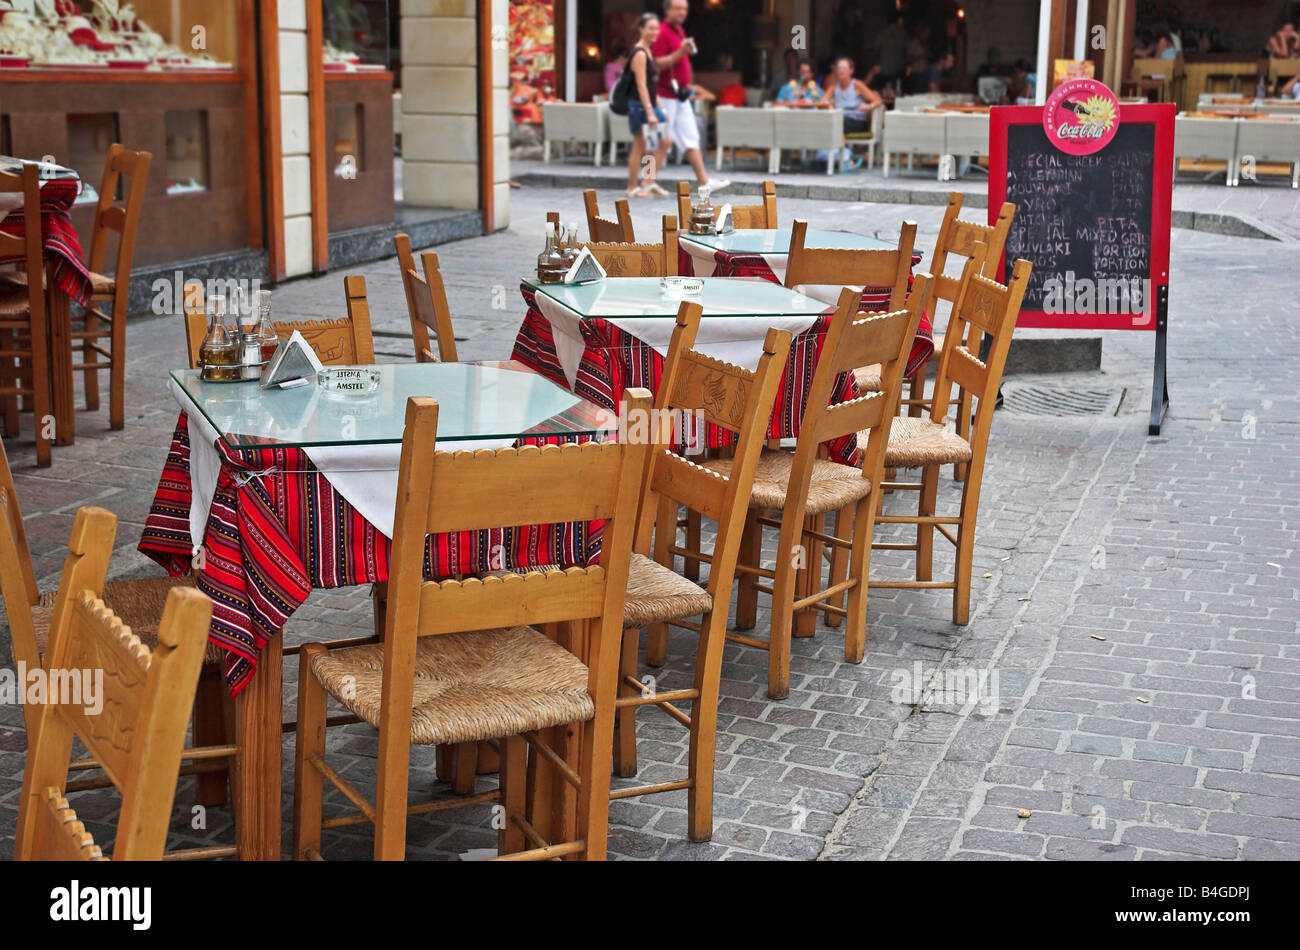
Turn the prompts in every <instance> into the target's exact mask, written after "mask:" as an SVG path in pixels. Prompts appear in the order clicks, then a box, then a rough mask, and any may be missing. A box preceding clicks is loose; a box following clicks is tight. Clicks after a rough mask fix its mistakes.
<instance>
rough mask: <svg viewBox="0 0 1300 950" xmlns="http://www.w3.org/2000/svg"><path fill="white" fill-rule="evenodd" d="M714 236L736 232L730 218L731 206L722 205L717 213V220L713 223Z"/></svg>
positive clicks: (734, 223) (734, 224) (733, 222)
mask: <svg viewBox="0 0 1300 950" xmlns="http://www.w3.org/2000/svg"><path fill="white" fill-rule="evenodd" d="M713 230H714V233H715V234H730V233H731V232H732V231H734V230H736V222H735V221H733V220H732V218H731V205H723V206H722V208H721V209H719V211H718V220H717V221H716V222H714V225H713Z"/></svg>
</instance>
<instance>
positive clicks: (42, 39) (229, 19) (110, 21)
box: [0, 0, 238, 72]
mask: <svg viewBox="0 0 1300 950" xmlns="http://www.w3.org/2000/svg"><path fill="white" fill-rule="evenodd" d="M237 37H238V31H237V29H236V11H235V6H234V3H233V0H134V2H124V0H0V68H8V69H22V68H33V69H41V68H57V69H139V70H150V71H154V72H164V71H192V70H220V71H229V70H232V69H234V68H235V65H236V44H237Z"/></svg>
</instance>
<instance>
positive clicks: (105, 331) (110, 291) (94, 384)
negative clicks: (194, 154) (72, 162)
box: [71, 143, 153, 429]
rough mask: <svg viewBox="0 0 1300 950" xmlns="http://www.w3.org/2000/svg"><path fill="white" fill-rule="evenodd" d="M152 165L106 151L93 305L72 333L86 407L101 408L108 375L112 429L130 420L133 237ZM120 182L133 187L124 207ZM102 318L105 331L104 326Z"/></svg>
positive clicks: (139, 155) (124, 152)
mask: <svg viewBox="0 0 1300 950" xmlns="http://www.w3.org/2000/svg"><path fill="white" fill-rule="evenodd" d="M152 161H153V156H152V155H151V154H150V153H149V152H132V151H130V150H129V149H125V148H123V147H122V146H121V145H119V144H116V143H114V144H113V145H112V146H110V147H109V149H108V159H107V160H106V161H105V163H104V178H103V181H102V182H101V184H100V186H99V204H98V205H97V206H96V207H95V227H94V230H93V231H92V232H91V237H90V259H89V262H88V267H89V268H90V280H91V286H92V293H91V297H90V306H89V307H88V308H87V309H86V312H85V315H84V317H83V319H82V327H81V329H80V330H77V329H75V328H74V329H73V331H72V334H71V339H72V340H73V341H74V342H73V347H74V352H75V347H76V343H77V341H80V343H81V352H82V362H80V363H73V364H72V369H73V370H74V371H75V370H83V371H84V372H85V388H86V408H87V409H92V410H93V409H98V408H99V371H100V370H105V369H106V370H108V371H109V394H108V419H109V427H110V428H112V429H120V428H122V426H123V425H124V424H125V419H126V408H125V385H126V317H127V298H128V296H129V292H130V289H131V262H132V259H133V258H134V256H135V234H136V229H137V227H138V226H139V223H140V209H141V207H142V206H143V204H144V190H145V183H146V181H147V179H148V177H149V164H150V163H151V162H152ZM122 178H126V179H127V180H128V183H129V186H128V187H127V189H126V203H125V205H119V204H117V203H116V196H117V190H118V183H119V182H120V181H121V179H122ZM114 234H116V241H117V254H116V256H115V259H114V263H113V276H111V277H108V276H105V274H104V270H105V267H104V262H105V260H106V258H107V257H108V245H109V243H110V242H111V241H112V240H114V237H113V235H114ZM105 303H111V304H112V307H113V311H112V314H111V315H109V314H106V313H105V312H104V309H103V305H104V304H105ZM101 320H102V321H104V322H105V323H106V324H107V327H105V328H101V327H100V321H101ZM104 339H107V340H108V346H107V347H106V346H104V345H103V343H102V342H101V341H102V340H104Z"/></svg>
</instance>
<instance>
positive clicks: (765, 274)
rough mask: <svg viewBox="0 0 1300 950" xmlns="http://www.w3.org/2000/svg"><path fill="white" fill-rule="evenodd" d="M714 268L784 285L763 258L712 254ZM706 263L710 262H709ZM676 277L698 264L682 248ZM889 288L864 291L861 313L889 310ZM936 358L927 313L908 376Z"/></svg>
mask: <svg viewBox="0 0 1300 950" xmlns="http://www.w3.org/2000/svg"><path fill="white" fill-rule="evenodd" d="M774 256H775V257H777V258H779V259H780V260H784V259H785V255H774ZM713 259H714V261H715V262H716V263H715V264H714V270H713V274H712V275H706V276H713V277H761V278H763V279H764V280H770V281H771V282H772V283H774V284H779V283H781V282H782V281H781V278H780V277H779V276H777V274H776V272H775V271H773V270H772V265H771V263H769V262H768V260H767V258H766V257H764V256H763V255H762V254H731V253H728V252H727V251H716V250H715V251H713ZM706 263H707V260H706ZM919 263H921V255H919V254H914V255H913V256H912V266H913V267H915V266H916V265H917V264H919ZM677 273H679V274H682V275H684V276H692V277H693V276H695V260H694V258H692V256H691V254H690V252H689V251H687V250H686V249H685V248H679V249H678V251H677ZM907 287H908V290H911V288H912V279H911V277H909V278H908V281H907ZM891 292H892V291H891V289H890V288H889V287H864V288H863V289H862V309H863V310H864V311H872V310H885V309H886V308H888V307H889V297H890V294H891ZM933 355H934V327H933V326H932V325H931V323H930V315H929V314H928V313H922V314H921V323H920V325H919V326H918V327H917V330H916V338H915V340H913V342H912V352H911V353H910V354H909V355H908V357H907V372H906V375H907V376H911V375H912V374H913V373H915V372H916V371H917V370H919V369H920V368H921V367H923V366H924V365H925V364H926V362H927V361H928V360H929V359H930V357H931V356H933Z"/></svg>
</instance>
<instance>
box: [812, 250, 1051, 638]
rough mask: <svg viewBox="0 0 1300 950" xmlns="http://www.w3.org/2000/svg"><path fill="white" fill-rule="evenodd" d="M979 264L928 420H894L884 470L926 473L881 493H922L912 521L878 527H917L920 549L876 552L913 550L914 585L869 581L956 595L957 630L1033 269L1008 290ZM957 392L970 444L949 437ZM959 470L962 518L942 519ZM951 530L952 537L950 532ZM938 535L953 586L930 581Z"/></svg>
mask: <svg viewBox="0 0 1300 950" xmlns="http://www.w3.org/2000/svg"><path fill="white" fill-rule="evenodd" d="M977 258H978V255H976V256H972V258H971V259H970V260H968V261H967V262H966V267H965V269H964V271H963V273H962V279H961V289H960V290H959V292H958V294H957V301H956V303H955V304H954V305H953V310H952V315H951V317H950V318H949V321H948V331H947V333H945V334H944V346H943V351H942V353H941V355H940V357H939V369H938V371H937V373H936V376H935V383H934V398H933V401H932V403H931V406H930V416H929V418H921V419H917V418H914V417H911V416H904V417H900V418H898V419H895V420H894V425H893V428H892V430H891V432H890V437H889V447H888V449H887V450H886V452H885V465H886V466H888V467H889V468H895V469H898V468H920V469H921V470H922V471H921V481H920V482H919V483H904V482H893V481H891V482H886V483H885V486H884V487H886V488H889V489H896V490H911V491H917V492H918V493H919V503H918V505H917V513H916V514H915V515H881V516H880V517H878V518H877V521H879V522H881V523H883V524H914V525H916V543H915V544H913V545H904V544H878V545H874V546H875V547H888V548H892V549H902V550H915V551H916V580H914V581H871V582H870V584H869V586H871V587H889V588H898V587H905V588H926V589H932V588H941V589H951V590H952V591H953V605H952V617H953V622H954V623H957V624H965V623H966V622H967V621H968V620H969V619H970V573H971V558H972V554H973V551H974V547H975V518H976V513H977V510H978V508H979V492H980V482H981V478H982V476H983V471H984V457H985V453H986V452H987V450H988V439H989V429H990V427H991V426H992V423H993V407H994V404H995V402H996V401H997V392H998V385H999V384H1000V383H1001V381H1002V370H1003V367H1004V366H1005V365H1006V360H1007V350H1008V349H1009V348H1010V346H1011V333H1012V331H1013V330H1014V329H1015V325H1016V318H1017V317H1018V316H1019V313H1020V302H1021V300H1022V299H1023V297H1024V294H1025V287H1026V285H1027V284H1028V283H1029V274H1030V272H1031V270H1032V267H1031V265H1030V263H1029V262H1028V261H1025V260H1017V261H1016V263H1015V265H1014V267H1013V268H1012V271H1011V280H1010V282H1009V283H1008V284H1007V286H1005V287H1004V286H1003V285H1002V284H999V283H997V282H996V281H995V280H993V279H992V278H989V277H984V276H982V275H981V274H979V273H978V272H977V271H978V265H977V264H976V260H977ZM984 335H987V336H989V337H990V338H991V341H990V343H989V345H988V352H987V356H986V357H985V358H984V359H983V360H981V359H980V357H979V356H978V354H979V353H980V341H981V337H982V336H984ZM954 385H955V386H958V387H960V388H961V389H963V390H965V391H966V392H968V393H969V394H970V395H971V396H972V397H973V399H974V422H973V426H972V429H971V435H970V438H969V439H966V438H963V437H962V436H960V435H958V434H957V433H955V432H952V431H950V430H949V429H947V428H946V427H945V424H944V423H945V420H946V417H947V414H948V410H949V407H950V405H951V404H952V388H953V386H954ZM959 462H960V463H964V464H965V465H966V466H967V471H966V479H965V482H964V484H963V487H962V500H961V508H960V512H959V514H958V515H957V516H956V517H940V516H937V515H936V514H935V506H936V499H937V486H938V475H939V467H940V466H941V465H951V464H955V463H959ZM954 527H955V528H956V533H955V534H954V533H953V532H952V530H950V529H951V528H954ZM935 531H938V532H939V533H940V534H942V535H943V536H944V537H945V538H947V539H948V540H949V541H951V542H952V544H953V546H954V547H956V549H957V559H956V565H955V574H954V578H953V580H952V581H946V582H938V581H934V580H933V579H932V575H933V569H932V556H933V550H934V532H935ZM832 573H834V568H832Z"/></svg>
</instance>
